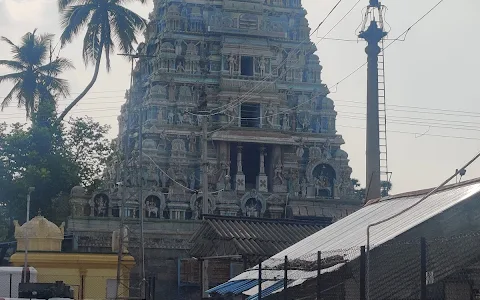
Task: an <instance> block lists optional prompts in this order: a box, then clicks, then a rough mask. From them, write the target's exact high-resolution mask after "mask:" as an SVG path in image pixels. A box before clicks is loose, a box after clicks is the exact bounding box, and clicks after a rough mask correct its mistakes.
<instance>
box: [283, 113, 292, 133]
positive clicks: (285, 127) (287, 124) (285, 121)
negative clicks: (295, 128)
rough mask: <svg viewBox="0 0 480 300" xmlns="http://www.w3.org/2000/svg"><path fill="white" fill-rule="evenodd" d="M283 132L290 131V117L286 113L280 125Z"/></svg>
mask: <svg viewBox="0 0 480 300" xmlns="http://www.w3.org/2000/svg"><path fill="white" fill-rule="evenodd" d="M282 129H283V130H290V116H289V115H288V113H286V114H284V115H283V125H282Z"/></svg>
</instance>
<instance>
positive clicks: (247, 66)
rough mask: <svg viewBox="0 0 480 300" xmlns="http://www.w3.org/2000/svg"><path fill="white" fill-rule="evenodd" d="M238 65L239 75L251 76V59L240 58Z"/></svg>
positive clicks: (247, 57)
mask: <svg viewBox="0 0 480 300" xmlns="http://www.w3.org/2000/svg"><path fill="white" fill-rule="evenodd" d="M240 65H241V69H240V74H242V75H243V76H253V57H251V56H242V59H241V61H240Z"/></svg>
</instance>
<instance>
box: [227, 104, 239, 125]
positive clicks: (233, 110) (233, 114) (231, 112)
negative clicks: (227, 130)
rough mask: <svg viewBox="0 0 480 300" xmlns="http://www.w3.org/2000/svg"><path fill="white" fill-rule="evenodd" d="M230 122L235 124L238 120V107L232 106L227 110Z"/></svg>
mask: <svg viewBox="0 0 480 300" xmlns="http://www.w3.org/2000/svg"><path fill="white" fill-rule="evenodd" d="M227 116H228V122H229V123H231V122H234V121H235V120H236V119H237V118H238V105H232V106H230V107H229V108H228V110H227Z"/></svg>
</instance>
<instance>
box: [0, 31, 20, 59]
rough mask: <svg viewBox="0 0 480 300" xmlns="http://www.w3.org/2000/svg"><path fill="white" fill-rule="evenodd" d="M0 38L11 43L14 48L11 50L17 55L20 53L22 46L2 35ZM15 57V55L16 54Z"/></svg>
mask: <svg viewBox="0 0 480 300" xmlns="http://www.w3.org/2000/svg"><path fill="white" fill-rule="evenodd" d="M0 40H2V41H4V42H5V43H7V44H9V45H10V47H11V48H12V50H11V52H12V53H13V54H14V55H16V54H18V53H20V47H18V46H17V45H15V44H14V43H13V42H12V41H11V40H10V39H8V38H6V37H4V36H2V37H0ZM14 57H15V56H14Z"/></svg>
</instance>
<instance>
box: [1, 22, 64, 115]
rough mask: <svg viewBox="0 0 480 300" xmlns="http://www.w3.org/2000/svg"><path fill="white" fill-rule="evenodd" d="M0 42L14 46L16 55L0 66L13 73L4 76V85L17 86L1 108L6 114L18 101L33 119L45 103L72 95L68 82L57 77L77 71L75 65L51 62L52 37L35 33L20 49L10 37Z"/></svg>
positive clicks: (3, 101) (61, 60)
mask: <svg viewBox="0 0 480 300" xmlns="http://www.w3.org/2000/svg"><path fill="white" fill-rule="evenodd" d="M0 39H1V41H3V42H6V43H8V44H9V45H10V47H11V52H12V55H13V58H12V59H11V60H0V66H6V67H8V68H10V69H11V70H12V71H13V73H9V74H5V75H0V83H2V82H4V81H10V82H11V83H13V87H12V89H11V90H10V92H9V93H8V94H7V96H6V97H5V98H3V100H2V103H1V104H0V106H1V109H2V111H3V109H4V108H5V107H7V106H9V105H10V104H11V102H12V100H14V99H16V101H17V105H18V107H25V112H26V116H27V118H29V117H30V116H31V115H32V114H33V113H34V112H35V111H36V110H37V109H38V106H39V104H41V102H43V101H48V102H50V103H54V102H55V101H56V98H57V96H58V95H61V96H63V97H66V96H68V95H69V86H68V82H67V81H66V80H65V79H61V78H58V77H57V76H58V75H60V74H61V73H62V72H63V71H65V70H67V69H70V68H73V65H72V63H71V62H70V61H69V60H67V59H65V58H56V59H54V60H52V59H51V57H50V55H49V54H50V53H49V46H50V44H51V42H52V39H53V35H52V34H43V35H38V34H37V31H36V29H35V30H34V31H32V32H28V33H27V34H25V35H24V36H23V37H22V39H21V43H20V45H15V44H14V43H13V42H12V41H11V40H9V39H8V38H6V37H1V38H0Z"/></svg>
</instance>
